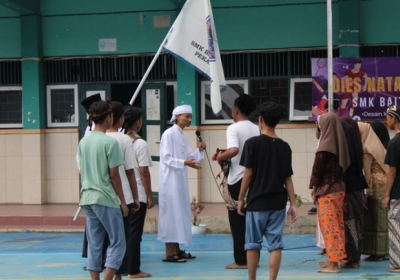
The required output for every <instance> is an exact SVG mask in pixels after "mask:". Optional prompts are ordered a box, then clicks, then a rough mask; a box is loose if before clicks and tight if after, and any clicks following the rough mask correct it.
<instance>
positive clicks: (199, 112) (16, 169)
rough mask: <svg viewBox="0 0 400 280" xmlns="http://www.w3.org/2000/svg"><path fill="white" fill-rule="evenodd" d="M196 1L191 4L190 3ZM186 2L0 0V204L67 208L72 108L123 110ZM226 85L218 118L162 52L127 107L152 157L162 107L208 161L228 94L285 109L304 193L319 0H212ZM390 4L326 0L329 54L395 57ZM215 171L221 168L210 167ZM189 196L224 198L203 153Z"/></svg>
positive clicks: (320, 23)
mask: <svg viewBox="0 0 400 280" xmlns="http://www.w3.org/2000/svg"><path fill="white" fill-rule="evenodd" d="M194 1H200V0H194ZM184 2H185V1H184V0H153V1H141V0H113V1H109V0H69V1H64V0H0V30H1V32H0V203H2V204H44V203H77V202H78V200H79V175H78V170H77V167H76V162H75V155H76V151H77V146H78V142H79V139H80V138H81V137H82V136H83V131H84V129H85V127H86V125H87V122H86V117H87V116H86V113H85V111H84V109H83V107H82V106H81V105H80V101H81V100H82V99H84V98H85V97H86V96H88V95H90V94H93V93H101V94H102V95H103V96H104V97H109V98H110V99H111V100H114V101H120V102H122V103H123V104H127V103H128V102H129V101H130V99H131V97H132V95H133V93H134V91H135V90H136V88H137V86H138V84H139V82H140V80H141V78H142V76H143V74H144V72H145V71H146V69H147V67H148V65H149V64H150V62H151V60H152V58H153V56H154V53H155V52H156V51H157V49H158V48H159V47H160V44H161V42H162V41H163V39H164V38H165V36H166V34H167V32H168V30H169V28H170V27H171V25H172V23H173V22H174V19H175V18H176V17H177V15H178V14H179V12H180V10H181V8H182V6H183V4H184ZM211 4H212V7H213V14H214V19H215V27H216V30H217V34H218V41H219V46H220V51H221V58H222V62H223V68H224V72H225V78H226V80H227V84H228V90H227V91H226V92H225V93H223V94H222V102H223V112H222V114H221V115H220V116H219V117H215V116H214V115H213V114H212V111H211V108H210V96H209V91H210V88H209V81H207V80H206V79H205V78H204V77H202V76H201V75H200V74H198V73H197V72H196V71H195V70H193V69H192V68H191V67H189V66H187V65H186V64H185V63H182V62H181V61H178V60H176V59H175V58H174V57H172V56H170V55H168V54H165V53H163V54H162V55H161V56H160V57H159V59H158V60H157V62H156V64H155V66H154V68H153V70H152V71H151V73H150V76H149V77H148V79H147V80H146V83H145V85H144V86H143V88H142V89H141V91H140V93H139V94H138V97H137V98H136V99H135V101H134V105H136V106H140V107H142V108H143V110H144V113H145V114H144V126H143V128H142V136H143V137H144V138H145V139H146V140H147V141H148V143H149V147H150V150H151V154H152V157H153V161H154V166H153V167H152V169H151V172H152V187H153V190H154V192H155V193H156V192H157V189H158V160H159V151H158V150H159V141H160V135H161V134H162V132H163V131H164V130H165V129H166V128H168V126H169V125H170V124H169V122H168V120H169V119H170V117H171V112H172V109H173V108H174V107H175V106H176V105H180V104H183V103H185V104H190V105H192V107H193V108H194V113H193V121H192V126H191V127H190V128H188V129H187V130H186V133H187V135H188V136H189V139H190V142H191V146H192V148H194V147H195V146H196V145H197V138H196V135H195V130H196V129H198V130H200V131H201V135H202V138H203V139H204V140H205V141H206V142H207V144H208V147H207V151H208V153H209V157H210V158H211V155H212V154H213V153H214V151H215V150H216V148H225V146H226V136H225V130H226V128H227V126H228V125H229V124H230V123H232V120H231V118H230V110H231V107H232V104H233V100H234V99H235V98H236V97H237V96H238V94H240V93H242V92H245V93H248V94H250V95H251V96H253V97H254V98H255V99H256V101H257V103H258V104H261V103H262V102H264V101H266V100H269V99H274V100H276V101H278V102H279V104H281V105H282V106H283V107H284V108H286V114H285V119H284V121H283V122H282V123H281V124H280V125H279V127H278V131H277V133H278V134H279V135H280V136H281V137H282V138H283V139H284V140H285V141H287V142H289V144H290V145H291V148H292V151H293V170H294V184H295V191H296V193H297V194H300V195H301V196H302V197H305V198H308V199H309V198H310V197H309V191H308V188H307V187H308V183H309V176H310V172H311V167H312V164H313V159H314V153H315V149H316V144H317V140H316V138H315V124H313V123H312V122H310V121H308V120H307V119H308V118H307V116H305V115H304V114H302V112H304V111H308V110H311V106H312V104H311V63H310V59H311V58H318V57H322V58H323V57H326V56H327V48H326V45H327V4H326V1H321V0H245V1H243V0H229V1H227V0H211ZM399 14H400V2H399V1H398V0H384V1H382V0H332V18H333V29H332V34H333V56H334V57H356V56H360V57H382V56H386V57H398V56H399V51H400V46H399V45H400V28H397V26H398V22H397V18H398V15H399ZM211 166H212V169H213V171H214V172H215V173H217V172H218V171H219V167H218V166H217V164H216V163H215V162H211ZM189 181H190V192H191V195H196V196H198V197H199V199H200V201H202V202H209V203H212V202H222V198H221V196H220V194H219V192H218V189H217V186H216V183H215V181H214V178H213V175H212V173H211V169H210V166H209V163H208V161H207V158H205V159H204V160H203V168H202V169H201V170H199V171H197V170H190V171H189Z"/></svg>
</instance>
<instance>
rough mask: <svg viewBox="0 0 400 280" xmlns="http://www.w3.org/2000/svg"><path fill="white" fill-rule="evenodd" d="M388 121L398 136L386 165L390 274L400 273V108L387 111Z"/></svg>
mask: <svg viewBox="0 0 400 280" xmlns="http://www.w3.org/2000/svg"><path fill="white" fill-rule="evenodd" d="M386 121H387V125H388V127H389V128H390V129H394V130H395V131H396V135H395V136H394V137H393V138H392V140H390V141H389V144H388V147H387V153H386V157H385V164H387V165H389V170H388V173H387V180H386V191H385V194H384V196H383V198H382V207H383V208H387V207H388V206H390V207H389V214H388V215H389V263H390V269H389V272H395V273H400V259H399V256H400V245H399V244H400V231H399V225H400V211H399V210H400V171H398V170H399V169H400V148H399V147H400V106H395V105H392V106H390V107H389V108H388V109H387V111H386Z"/></svg>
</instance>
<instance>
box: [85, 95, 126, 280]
mask: <svg viewBox="0 0 400 280" xmlns="http://www.w3.org/2000/svg"><path fill="white" fill-rule="evenodd" d="M89 112H90V115H89V125H91V123H92V121H93V122H94V123H95V124H96V127H95V130H94V131H93V132H92V133H90V134H89V135H88V136H86V137H84V138H83V139H82V140H81V141H80V142H79V146H78V154H79V159H80V163H79V167H80V168H79V169H80V170H81V183H82V188H81V199H80V202H79V205H80V206H81V207H82V208H83V210H84V211H85V214H86V230H87V232H86V235H87V240H88V259H87V265H86V268H87V270H89V271H90V276H91V278H92V280H98V279H100V272H101V270H102V268H101V266H102V248H103V243H104V236H105V234H106V233H107V234H108V237H109V240H110V245H109V246H108V248H107V257H106V262H105V267H106V270H105V274H104V279H105V280H112V279H113V277H114V274H115V271H116V270H117V269H118V268H119V267H120V265H121V263H122V260H123V257H124V254H125V248H126V242H125V236H124V229H123V222H122V216H124V217H126V216H127V215H128V211H129V209H128V206H127V205H126V203H125V198H124V195H123V192H122V186H121V179H120V176H119V170H118V166H120V165H123V164H124V161H123V158H122V156H121V152H120V150H119V145H118V142H117V140H115V139H114V138H112V137H110V136H107V135H105V132H106V130H107V129H109V128H111V125H112V123H113V115H112V107H111V104H109V102H106V101H97V102H95V103H93V104H92V105H91V106H90V109H89ZM93 158H95V159H96V160H93ZM118 199H119V200H120V202H121V206H120V203H119V201H118ZM121 208H122V213H123V215H121Z"/></svg>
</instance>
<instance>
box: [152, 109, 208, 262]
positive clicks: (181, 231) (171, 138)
mask: <svg viewBox="0 0 400 280" xmlns="http://www.w3.org/2000/svg"><path fill="white" fill-rule="evenodd" d="M191 121H192V107H191V106H190V105H181V106H178V107H176V108H175V109H174V111H173V112H172V118H171V123H174V126H172V127H171V128H169V129H167V130H166V131H165V132H164V133H163V135H162V136H161V142H160V172H159V174H160V176H159V188H158V189H159V209H160V212H159V216H158V240H160V241H162V242H164V243H165V257H164V260H163V261H164V262H172V263H185V262H186V259H193V258H195V256H193V255H191V254H190V253H186V252H185V251H183V250H181V249H180V244H182V245H190V244H191V242H192V232H191V222H190V219H191V211H190V199H189V181H188V167H190V168H194V169H200V168H201V165H200V163H199V161H201V160H202V159H203V157H204V150H205V149H206V143H205V142H204V141H203V142H201V143H200V144H199V147H198V149H196V150H194V151H191V150H190V144H189V140H188V137H187V136H186V134H185V133H184V132H183V130H184V129H185V128H186V127H188V126H190V123H191Z"/></svg>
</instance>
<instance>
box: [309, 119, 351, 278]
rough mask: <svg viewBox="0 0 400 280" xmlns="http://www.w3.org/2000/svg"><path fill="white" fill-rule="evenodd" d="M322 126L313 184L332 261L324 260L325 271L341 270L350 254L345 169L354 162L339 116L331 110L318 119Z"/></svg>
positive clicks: (321, 263) (312, 175) (328, 253)
mask: <svg viewBox="0 0 400 280" xmlns="http://www.w3.org/2000/svg"><path fill="white" fill-rule="evenodd" d="M318 124H319V127H320V129H321V137H320V140H319V145H318V148H317V151H316V153H315V159H314V165H313V168H312V171H311V179H310V185H309V188H310V189H312V197H313V200H314V202H317V205H318V212H317V217H318V223H319V226H320V228H321V233H322V236H323V238H324V243H325V248H326V255H327V257H328V261H326V262H325V261H321V262H320V265H321V267H322V269H320V270H318V272H322V273H338V272H339V265H338V264H339V262H340V261H341V260H343V259H345V258H346V256H347V255H346V250H345V233H344V221H343V201H344V196H345V191H346V186H345V183H344V173H345V171H346V170H347V168H348V167H349V165H350V156H349V151H348V148H347V142H346V138H345V135H344V132H343V128H342V125H341V123H340V120H339V117H338V116H337V115H336V114H335V113H327V114H325V115H322V116H321V117H320V118H319V119H318Z"/></svg>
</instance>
